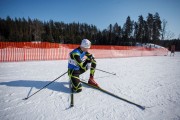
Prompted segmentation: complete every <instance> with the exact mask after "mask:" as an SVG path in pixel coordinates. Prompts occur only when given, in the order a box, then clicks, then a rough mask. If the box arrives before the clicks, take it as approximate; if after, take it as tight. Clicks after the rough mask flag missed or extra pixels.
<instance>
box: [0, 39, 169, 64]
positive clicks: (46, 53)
mask: <svg viewBox="0 0 180 120" xmlns="http://www.w3.org/2000/svg"><path fill="white" fill-rule="evenodd" d="M78 46H79V45H74V44H58V43H48V42H0V62H14V61H35V60H66V59H68V57H69V52H71V51H72V50H73V49H74V48H77V47H78ZM90 53H92V54H93V55H94V56H95V57H96V58H120V57H138V56H164V55H167V54H168V50H167V49H166V48H145V47H136V46H107V45H92V47H91V49H90Z"/></svg>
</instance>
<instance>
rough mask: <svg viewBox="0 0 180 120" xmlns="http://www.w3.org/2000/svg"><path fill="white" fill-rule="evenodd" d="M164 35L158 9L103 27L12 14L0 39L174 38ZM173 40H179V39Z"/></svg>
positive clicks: (119, 41)
mask: <svg viewBox="0 0 180 120" xmlns="http://www.w3.org/2000/svg"><path fill="white" fill-rule="evenodd" d="M165 35H166V21H164V20H163V21H162V20H161V19H160V16H159V14H158V13H155V14H154V15H153V14H151V13H148V16H147V17H146V19H145V18H144V17H143V16H142V15H140V16H139V17H138V21H133V20H131V18H130V16H128V17H127V19H126V21H125V23H124V25H123V26H120V25H118V23H115V24H110V25H109V26H108V27H107V28H106V29H103V30H99V29H98V28H97V27H96V26H95V25H92V24H91V25H89V24H86V23H75V22H73V23H64V22H57V21H53V20H49V21H40V20H38V19H31V18H28V19H25V18H14V19H12V18H10V16H7V17H6V19H2V18H0V41H12V42H31V41H41V42H53V43H64V44H79V43H80V42H81V40H82V39H83V38H87V39H90V40H91V41H92V44H96V45H132V46H133V45H135V44H136V43H145V44H146V43H155V44H160V45H163V46H165V47H168V46H169V44H172V41H169V40H167V39H166V38H165ZM165 39H166V40H165ZM162 40H163V41H162ZM173 42H175V43H176V44H178V45H179V44H180V43H179V40H178V39H176V40H174V41H173Z"/></svg>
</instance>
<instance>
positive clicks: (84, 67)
mask: <svg viewBox="0 0 180 120" xmlns="http://www.w3.org/2000/svg"><path fill="white" fill-rule="evenodd" d="M70 56H71V58H72V59H73V60H75V61H76V63H77V64H78V65H79V67H80V68H81V69H83V70H84V71H86V70H87V68H86V65H87V62H86V61H85V62H83V61H82V60H81V58H80V56H79V54H77V53H72V54H71V55H70Z"/></svg>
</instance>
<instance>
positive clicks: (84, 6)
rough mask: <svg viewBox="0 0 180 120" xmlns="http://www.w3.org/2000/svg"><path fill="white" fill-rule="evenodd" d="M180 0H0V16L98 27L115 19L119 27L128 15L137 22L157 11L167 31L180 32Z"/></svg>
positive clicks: (102, 26)
mask: <svg viewBox="0 0 180 120" xmlns="http://www.w3.org/2000/svg"><path fill="white" fill-rule="evenodd" d="M179 11H180V0H0V17H1V18H6V17H7V16H10V17H11V18H15V17H17V18H19V17H20V18H22V17H24V18H26V19H27V18H28V17H30V18H31V19H34V18H37V19H39V20H42V21H49V20H54V21H63V22H65V23H71V22H80V23H87V24H93V25H96V26H97V28H99V29H100V30H102V29H106V28H107V27H108V26H109V25H110V24H113V25H114V24H115V23H116V22H117V23H118V24H119V25H120V26H121V27H122V26H123V24H124V23H125V21H126V18H127V17H128V16H130V17H131V20H134V21H137V20H138V16H140V15H142V16H143V17H144V19H146V17H147V16H148V13H151V14H155V13H156V12H158V13H159V15H160V19H161V20H163V19H165V20H166V21H167V22H168V23H167V31H168V32H171V33H174V34H175V36H174V38H178V37H179V35H180V13H178V12H179Z"/></svg>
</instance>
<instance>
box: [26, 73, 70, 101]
mask: <svg viewBox="0 0 180 120" xmlns="http://www.w3.org/2000/svg"><path fill="white" fill-rule="evenodd" d="M66 73H67V72H65V73H63V74H62V75H60V76H59V77H57V78H56V79H54V80H53V81H51V82H49V83H48V84H47V85H45V86H44V87H42V88H41V89H39V90H38V91H36V92H35V93H33V94H32V95H30V96H28V97H26V98H24V99H23V100H27V99H29V98H30V97H32V96H33V95H35V94H36V93H38V92H39V91H41V90H42V89H44V88H45V87H47V86H48V85H50V84H51V83H53V82H54V81H56V80H57V79H59V78H60V77H62V76H63V75H65V74H66Z"/></svg>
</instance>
